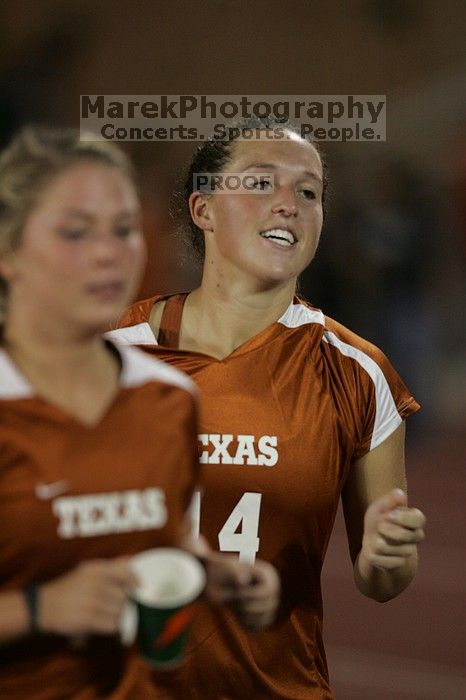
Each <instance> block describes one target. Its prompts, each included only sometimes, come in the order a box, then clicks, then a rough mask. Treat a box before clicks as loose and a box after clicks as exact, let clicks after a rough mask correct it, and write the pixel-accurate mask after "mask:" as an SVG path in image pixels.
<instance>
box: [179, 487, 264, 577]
mask: <svg viewBox="0 0 466 700" xmlns="http://www.w3.org/2000/svg"><path fill="white" fill-rule="evenodd" d="M261 500H262V494H261V493H252V492H249V491H247V492H246V493H244V494H243V495H242V496H241V498H240V499H239V501H238V503H237V504H236V506H235V507H234V508H233V510H232V511H231V513H230V515H229V517H228V518H227V520H226V522H225V524H224V526H223V527H222V529H221V530H220V532H219V533H218V544H219V549H220V551H221V552H238V554H239V560H240V561H244V562H247V563H248V564H254V561H255V559H256V554H257V552H258V551H259V543H260V539H259V536H258V532H259V516H260V508H261ZM200 515H201V494H200V492H196V494H195V497H194V499H193V504H192V506H191V516H192V522H193V534H194V535H196V536H199V525H200Z"/></svg>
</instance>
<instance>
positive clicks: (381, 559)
mask: <svg viewBox="0 0 466 700" xmlns="http://www.w3.org/2000/svg"><path fill="white" fill-rule="evenodd" d="M367 558H368V560H369V561H370V563H371V565H372V566H373V567H375V568H376V569H381V570H382V571H385V570H387V571H391V570H393V569H399V568H401V567H402V566H404V564H405V563H406V558H405V557H395V556H393V557H392V556H387V555H384V554H379V555H378V554H375V553H372V554H370V555H369V556H368V557H367Z"/></svg>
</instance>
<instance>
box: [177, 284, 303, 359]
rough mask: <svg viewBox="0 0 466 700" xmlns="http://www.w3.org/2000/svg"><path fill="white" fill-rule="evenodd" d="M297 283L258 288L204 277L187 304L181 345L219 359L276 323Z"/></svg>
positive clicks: (291, 296)
mask: <svg viewBox="0 0 466 700" xmlns="http://www.w3.org/2000/svg"><path fill="white" fill-rule="evenodd" d="M295 287H296V280H295V279H293V280H290V281H288V282H286V283H283V284H279V285H278V284H277V285H273V286H271V285H269V286H265V285H264V287H262V288H260V287H258V286H257V285H255V286H251V285H249V286H248V285H246V284H241V283H240V282H239V281H237V283H236V284H232V285H230V284H229V285H228V286H226V285H225V286H223V285H222V284H218V283H217V284H215V285H212V284H209V282H208V280H206V278H205V276H204V278H203V281H202V284H201V286H200V287H199V288H198V289H196V290H194V291H193V292H192V293H191V294H190V295H189V297H188V299H187V301H186V308H187V314H186V322H184V323H183V326H184V328H183V329H182V335H184V340H183V338H182V342H181V346H182V347H188V348H192V347H193V344H195V345H196V346H197V347H196V349H197V350H198V351H199V352H204V353H206V354H209V355H212V356H213V357H217V358H219V359H221V358H223V357H226V356H227V355H229V354H230V353H231V352H233V350H235V349H236V348H238V347H239V346H240V345H242V344H243V343H245V342H246V341H247V340H249V339H250V338H252V337H253V336H255V335H257V334H258V333H260V332H261V331H262V330H264V329H265V328H267V326H270V325H271V324H272V323H275V321H277V320H278V319H279V318H280V317H281V316H282V315H283V314H284V312H285V311H286V309H287V308H288V306H289V305H290V303H291V301H292V299H293V295H294V293H295Z"/></svg>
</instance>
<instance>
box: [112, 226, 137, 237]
mask: <svg viewBox="0 0 466 700" xmlns="http://www.w3.org/2000/svg"><path fill="white" fill-rule="evenodd" d="M135 229H136V226H130V225H129V224H120V225H119V226H116V227H115V235H116V236H118V238H128V236H129V235H130V234H131V233H132V232H133V231H134V230H135Z"/></svg>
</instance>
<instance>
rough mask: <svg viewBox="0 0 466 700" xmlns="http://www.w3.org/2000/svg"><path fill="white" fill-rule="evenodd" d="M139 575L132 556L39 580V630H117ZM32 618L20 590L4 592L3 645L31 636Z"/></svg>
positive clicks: (0, 604)
mask: <svg viewBox="0 0 466 700" xmlns="http://www.w3.org/2000/svg"><path fill="white" fill-rule="evenodd" d="M134 584H135V578H134V574H133V573H132V571H131V569H130V567H129V564H128V559H127V558H126V557H121V558H118V559H108V560H104V559H94V560H90V561H84V562H82V563H81V564H78V566H76V567H75V568H74V569H73V570H72V571H70V572H68V573H66V574H64V575H63V576H60V577H58V578H56V579H53V580H51V581H47V582H46V583H43V584H41V586H40V587H39V589H38V591H37V620H36V621H35V622H36V626H37V629H38V630H40V631H41V632H45V633H51V634H62V635H67V636H76V635H83V634H114V633H116V632H117V631H118V629H119V620H120V615H121V610H122V607H123V604H124V602H125V600H126V596H127V593H128V591H129V590H130V589H131V588H132V587H133V586H134ZM30 628H31V621H30V617H29V610H28V607H27V605H26V601H25V597H24V595H23V593H22V591H21V590H19V589H18V590H15V591H10V592H5V593H1V594H0V645H1V644H7V643H8V642H12V641H14V640H16V639H19V638H20V637H24V636H26V635H28V634H29V633H30V631H31V629H30Z"/></svg>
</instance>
